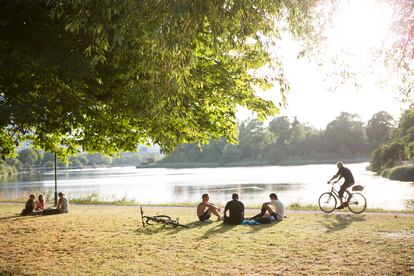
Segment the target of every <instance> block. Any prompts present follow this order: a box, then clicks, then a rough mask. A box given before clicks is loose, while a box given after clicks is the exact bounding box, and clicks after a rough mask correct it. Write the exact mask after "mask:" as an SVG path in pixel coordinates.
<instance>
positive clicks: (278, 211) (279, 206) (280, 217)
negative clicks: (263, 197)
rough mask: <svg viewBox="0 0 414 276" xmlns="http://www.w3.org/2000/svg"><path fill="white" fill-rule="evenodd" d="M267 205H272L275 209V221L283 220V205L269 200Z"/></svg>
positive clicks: (277, 201)
mask: <svg viewBox="0 0 414 276" xmlns="http://www.w3.org/2000/svg"><path fill="white" fill-rule="evenodd" d="M269 205H272V206H274V207H275V209H276V210H275V213H276V217H277V220H279V221H280V220H283V218H284V217H285V207H284V206H283V203H282V202H281V201H280V200H278V199H276V200H271V201H270V202H269Z"/></svg>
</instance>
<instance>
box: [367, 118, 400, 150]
mask: <svg viewBox="0 0 414 276" xmlns="http://www.w3.org/2000/svg"><path fill="white" fill-rule="evenodd" d="M393 125H394V119H393V118H392V116H391V115H390V114H388V113H387V112H385V111H380V112H378V113H375V114H374V115H373V116H372V118H371V119H370V120H369V121H368V124H367V137H368V143H369V145H370V147H371V150H373V149H375V148H377V147H378V146H379V145H381V144H383V143H385V142H386V141H387V140H388V139H389V135H390V131H391V129H392V127H393Z"/></svg>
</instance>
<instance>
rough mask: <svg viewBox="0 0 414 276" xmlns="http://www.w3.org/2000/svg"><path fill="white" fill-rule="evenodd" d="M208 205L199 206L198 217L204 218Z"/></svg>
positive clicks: (202, 203) (201, 203)
mask: <svg viewBox="0 0 414 276" xmlns="http://www.w3.org/2000/svg"><path fill="white" fill-rule="evenodd" d="M207 207H208V206H207V204H206V202H200V204H198V206H197V216H199V217H200V216H202V215H203V214H204V212H205V210H206V208H207Z"/></svg>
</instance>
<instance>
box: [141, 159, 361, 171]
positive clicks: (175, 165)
mask: <svg viewBox="0 0 414 276" xmlns="http://www.w3.org/2000/svg"><path fill="white" fill-rule="evenodd" d="M338 161H339V160H338V159H320V160H319V159H291V160H285V161H280V162H278V163H277V164H270V163H268V162H264V161H240V162H230V163H223V162H206V163H200V162H180V163H167V162H158V163H151V164H141V165H137V169H148V168H171V169H186V168H219V167H260V166H303V165H319V164H335V163H336V162H338ZM341 161H343V162H344V163H348V164H352V163H363V162H369V158H367V157H358V158H344V159H341Z"/></svg>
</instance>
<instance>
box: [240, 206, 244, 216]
mask: <svg viewBox="0 0 414 276" xmlns="http://www.w3.org/2000/svg"><path fill="white" fill-rule="evenodd" d="M241 206H242V208H241V209H242V210H241V215H242V217H244V204H243V203H242V204H241Z"/></svg>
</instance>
